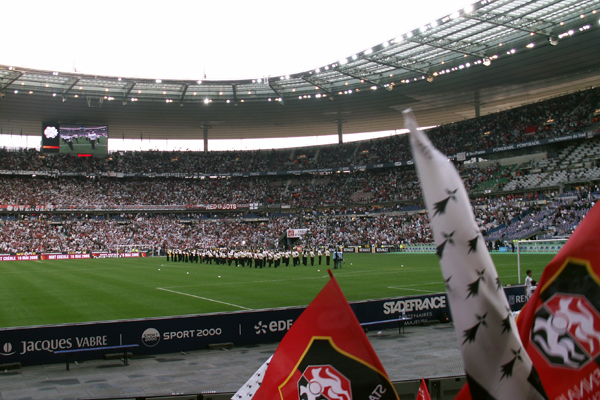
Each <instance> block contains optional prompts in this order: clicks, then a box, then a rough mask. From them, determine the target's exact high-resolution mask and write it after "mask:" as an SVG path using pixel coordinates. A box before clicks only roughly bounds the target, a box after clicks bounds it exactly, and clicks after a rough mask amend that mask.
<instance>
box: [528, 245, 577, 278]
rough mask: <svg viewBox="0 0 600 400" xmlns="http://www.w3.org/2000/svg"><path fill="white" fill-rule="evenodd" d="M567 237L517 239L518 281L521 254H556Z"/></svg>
mask: <svg viewBox="0 0 600 400" xmlns="http://www.w3.org/2000/svg"><path fill="white" fill-rule="evenodd" d="M567 240H568V238H561V239H541V240H518V241H517V269H518V276H519V283H521V254H526V253H532V254H541V253H548V254H556V253H558V252H559V251H560V249H562V248H563V246H564V245H565V243H567Z"/></svg>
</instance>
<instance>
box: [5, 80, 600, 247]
mask: <svg viewBox="0 0 600 400" xmlns="http://www.w3.org/2000/svg"><path fill="white" fill-rule="evenodd" d="M599 93H600V90H599V89H591V90H587V91H583V92H578V93H573V94H570V95H566V96H563V97H560V98H556V99H551V100H548V101H544V102H541V103H536V104H531V105H528V106H524V107H520V108H517V109H514V110H510V111H504V112H501V113H497V114H494V115H489V116H486V117H482V118H480V119H474V120H467V121H464V122H461V123H456V124H451V125H445V126H440V127H438V128H434V129H432V130H430V131H429V132H428V134H429V136H430V137H431V139H432V141H433V142H434V143H435V144H436V146H438V147H439V148H441V149H442V150H443V151H445V152H446V153H447V154H449V155H450V156H451V157H452V158H454V159H455V163H456V165H457V167H458V168H459V171H460V173H461V175H462V177H463V179H464V181H465V184H466V186H467V189H468V190H469V191H470V193H471V194H472V196H473V204H474V209H475V212H476V216H477V219H478V221H479V222H480V224H481V227H482V229H484V230H485V231H486V233H487V236H486V239H487V240H488V241H489V242H491V243H492V242H493V243H497V242H498V241H511V240H513V239H521V238H527V237H532V236H539V237H549V236H552V235H554V236H559V235H560V236H563V235H568V234H569V233H570V231H572V230H573V229H574V227H575V226H576V225H577V223H578V221H579V220H580V219H581V218H582V217H583V215H585V212H586V210H587V209H589V207H590V206H591V204H592V203H593V201H594V200H595V198H593V197H592V196H591V195H590V193H591V192H593V191H595V190H596V189H597V186H596V183H597V182H598V181H599V180H600V168H599V167H598V166H597V165H596V164H597V163H598V160H597V157H598V155H599V154H600V140H598V139H597V138H592V139H589V138H590V137H593V136H594V135H595V134H596V133H597V132H598V130H597V126H596V123H594V122H592V118H591V117H592V115H593V113H594V112H595V110H596V109H597V108H598V107H600V96H599ZM532 127H533V128H532ZM534 128H535V129H534ZM581 131H585V132H586V135H585V136H584V137H582V138H580V139H578V140H571V141H569V142H568V145H566V146H565V145H564V143H563V142H562V141H561V142H558V143H557V144H551V143H546V142H544V144H541V145H534V146H530V147H527V149H526V151H525V152H524V151H522V150H518V149H512V150H508V151H503V152H498V154H495V155H494V158H491V156H490V159H489V160H486V161H481V160H482V157H481V156H479V158H478V157H477V156H475V157H471V158H470V159H468V160H465V162H459V161H457V160H456V158H457V157H456V155H457V154H458V153H466V152H469V151H474V150H477V151H482V150H486V149H490V148H492V147H500V148H501V147H503V146H507V145H512V144H516V143H523V142H526V141H535V140H538V141H542V140H543V139H549V138H555V137H559V136H561V135H565V134H568V133H571V132H581ZM477 137H479V138H480V139H481V140H477V141H474V140H473V138H477ZM478 146H479V147H478ZM0 153H2V154H1V157H0V170H1V171H2V173H1V174H0V193H1V195H0V204H1V205H3V206H2V207H3V208H2V234H1V236H2V237H1V238H0V239H1V243H2V244H1V246H2V248H1V249H0V251H1V252H5V253H22V252H49V251H55V252H73V251H76V252H83V251H101V250H110V249H114V248H115V246H116V245H118V244H124V243H126V242H131V243H135V242H138V243H139V242H145V243H147V242H150V243H152V244H153V245H155V246H157V247H158V248H160V249H162V251H163V252H164V251H166V250H167V249H170V248H192V247H193V248H214V247H234V248H242V247H247V248H277V247H280V246H281V245H282V243H285V242H282V241H281V235H282V234H283V233H284V232H285V229H286V228H289V227H297V226H303V227H306V228H308V229H309V230H310V233H309V234H307V235H306V236H305V237H304V238H302V240H301V241H300V242H299V244H302V245H304V246H309V247H316V246H330V245H345V246H364V245H374V246H388V245H389V246H399V245H400V244H405V245H412V244H417V243H424V244H426V243H430V242H432V237H431V232H430V231H429V228H428V224H427V223H426V222H425V221H426V219H425V216H424V210H423V206H422V199H421V192H420V188H419V183H418V178H417V175H416V172H415V170H414V168H413V167H412V166H411V165H407V164H406V163H401V164H402V165H399V166H394V165H393V164H389V165H387V166H386V167H385V168H369V167H370V166H373V162H377V163H380V162H385V163H392V162H406V161H408V160H410V154H409V153H408V145H407V143H406V137H405V136H393V137H389V138H384V139H377V140H370V141H363V142H356V143H347V144H341V145H334V146H324V147H317V148H296V149H291V150H290V149H288V150H277V151H275V150H270V151H250V152H244V153H243V154H242V153H241V152H210V153H203V152H189V151H188V152H156V151H150V152H114V153H111V154H110V156H109V157H108V158H94V157H92V158H84V159H81V158H74V157H71V156H68V155H61V154H57V155H46V156H42V155H40V154H39V153H38V152H37V151H36V150H31V149H29V150H18V151H9V150H7V149H3V150H0ZM485 156H486V157H488V155H487V154H486V155H485ZM533 156H536V157H537V158H536V157H533ZM523 157H524V159H523ZM515 159H516V160H519V161H517V162H513V161H511V160H515ZM474 161H480V162H474ZM380 165H381V164H380ZM347 167H364V168H358V169H355V170H352V171H350V170H349V171H345V172H342V171H343V170H340V171H337V172H331V171H329V172H323V171H318V170H317V168H342V169H343V168H347ZM307 170H308V171H307ZM248 171H255V172H257V173H265V174H264V175H266V173H267V172H277V174H273V176H237V175H236V173H237V174H239V175H241V173H242V172H248ZM299 172H306V173H299ZM165 174H175V176H174V177H167V176H165ZM186 174H187V175H186ZM211 174H215V175H214V176H211ZM218 174H229V175H227V176H220V175H218ZM71 175H75V176H71ZM566 188H570V189H573V192H572V193H571V195H570V196H569V197H568V198H564V197H563V198H560V197H558V196H559V195H560V194H561V193H563V192H564V191H565V189H566ZM207 204H212V205H223V204H233V205H236V207H235V210H222V209H219V208H218V207H215V209H214V210H207V209H206V207H205V205H207ZM237 205H240V207H239V208H237ZM250 205H252V209H256V211H255V212H253V213H250V212H249V211H250V208H249V207H250ZM286 210H287V211H289V212H290V213H291V214H287V215H284V216H279V215H278V214H277V213H278V212H281V211H286ZM308 210H310V211H308ZM317 210H318V211H317ZM165 213H166V214H165ZM182 223H183V224H182ZM144 239H146V240H144ZM496 247H497V246H496Z"/></svg>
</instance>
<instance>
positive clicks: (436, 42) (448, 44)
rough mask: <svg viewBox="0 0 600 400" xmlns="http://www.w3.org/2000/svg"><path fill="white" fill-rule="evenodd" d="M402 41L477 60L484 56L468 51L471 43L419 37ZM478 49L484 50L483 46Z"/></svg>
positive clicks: (471, 45)
mask: <svg viewBox="0 0 600 400" xmlns="http://www.w3.org/2000/svg"><path fill="white" fill-rule="evenodd" d="M404 40H406V41H407V42H412V43H418V44H421V45H425V46H430V47H435V48H436V49H442V50H448V51H451V52H453V53H459V54H468V55H470V56H473V57H479V58H483V57H485V54H483V53H479V52H475V51H470V50H469V48H470V47H474V45H473V44H472V43H464V42H461V41H460V40H457V41H454V42H453V41H451V40H448V39H444V38H435V37H421V36H413V37H411V38H406V39H404ZM478 47H482V48H485V46H483V45H479V46H478Z"/></svg>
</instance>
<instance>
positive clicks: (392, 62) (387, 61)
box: [365, 56, 429, 75]
mask: <svg viewBox="0 0 600 400" xmlns="http://www.w3.org/2000/svg"><path fill="white" fill-rule="evenodd" d="M365 58H366V59H367V60H369V61H373V62H374V63H377V64H381V65H385V66H388V67H392V68H397V69H404V70H407V71H412V72H417V73H419V74H423V75H427V74H429V72H427V70H424V69H421V68H415V67H411V66H410V65H411V64H412V65H414V64H418V63H419V61H416V60H412V59H410V58H402V59H401V58H398V57H394V56H389V57H388V56H385V57H383V56H371V57H366V56H365ZM428 64H429V63H428Z"/></svg>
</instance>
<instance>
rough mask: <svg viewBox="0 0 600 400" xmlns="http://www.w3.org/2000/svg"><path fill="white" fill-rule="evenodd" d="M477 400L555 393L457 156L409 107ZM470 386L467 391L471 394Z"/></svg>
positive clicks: (415, 150) (421, 175)
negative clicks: (520, 321) (516, 311)
mask: <svg viewBox="0 0 600 400" xmlns="http://www.w3.org/2000/svg"><path fill="white" fill-rule="evenodd" d="M404 123H405V126H406V128H408V129H409V130H410V143H411V147H412V153H413V161H414V163H415V166H416V169H417V173H418V175H419V180H420V182H421V188H422V190H423V197H424V198H425V203H426V205H427V213H428V216H429V222H430V226H431V230H432V233H433V237H434V240H435V245H436V248H437V255H438V258H439V261H440V265H441V268H442V274H443V277H444V280H445V281H446V291H447V294H448V299H449V302H450V310H451V312H452V318H453V320H454V324H455V329H456V335H457V339H458V342H459V344H460V350H461V353H462V357H463V362H464V367H465V372H466V374H467V381H468V391H470V395H471V397H472V398H473V399H498V400H500V399H506V400H514V399H532V400H533V399H545V398H547V397H546V395H545V392H544V389H543V387H542V385H541V383H540V380H539V377H538V375H537V373H536V371H535V369H534V368H533V364H532V362H531V360H530V358H529V356H528V355H527V352H526V351H525V350H524V348H523V345H522V343H521V340H520V338H519V335H518V332H517V328H516V324H515V322H514V320H513V318H512V315H511V310H510V307H509V304H508V301H507V299H506V296H505V295H504V291H503V290H502V286H501V284H500V280H499V278H498V273H497V272H496V268H495V267H494V264H493V262H492V258H491V257H490V254H489V253H488V251H487V248H486V246H485V242H484V239H483V236H482V234H481V232H480V230H479V227H478V226H477V223H476V222H475V216H474V214H473V209H472V207H471V202H470V200H469V197H468V195H467V191H466V189H465V187H464V185H463V182H462V180H461V179H460V176H459V174H458V172H457V170H456V168H455V167H454V165H453V164H452V162H451V161H450V160H448V158H447V157H446V156H444V155H443V154H442V153H441V152H440V151H438V150H437V149H436V148H434V147H433V145H432V144H431V142H430V141H429V139H428V138H427V136H426V135H425V133H423V132H422V131H421V130H419V129H418V125H417V122H416V120H415V118H414V115H413V113H412V111H411V110H410V109H409V110H406V111H404ZM468 394H469V393H468V392H467V390H463V391H462V392H461V394H460V395H459V397H464V398H468Z"/></svg>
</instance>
